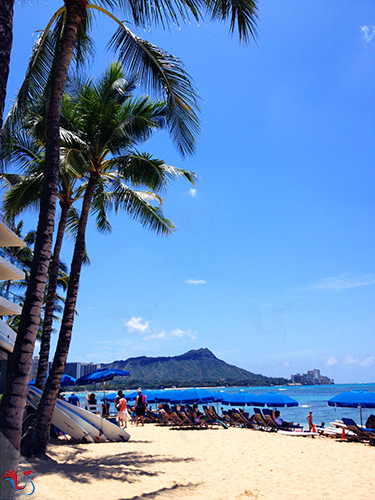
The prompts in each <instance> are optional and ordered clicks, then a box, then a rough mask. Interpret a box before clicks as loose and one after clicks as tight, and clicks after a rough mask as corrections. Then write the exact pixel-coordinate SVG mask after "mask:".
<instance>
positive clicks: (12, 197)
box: [0, 100, 88, 389]
mask: <svg viewBox="0 0 375 500" xmlns="http://www.w3.org/2000/svg"><path fill="white" fill-rule="evenodd" d="M38 104H39V105H38ZM44 107H45V103H44V102H43V100H41V101H40V103H36V104H34V105H33V107H32V108H31V110H27V112H26V113H25V114H24V116H23V117H22V123H21V124H20V130H16V131H11V130H9V129H5V135H4V145H3V148H2V150H1V151H0V162H1V163H2V169H3V170H6V169H7V166H8V165H11V166H12V169H19V170H21V171H23V174H22V175H19V174H14V173H11V174H10V173H1V174H0V179H2V180H3V181H4V183H6V185H7V187H8V190H7V191H6V193H5V195H4V202H3V210H4V213H5V216H6V218H7V219H8V220H13V219H14V218H15V216H17V215H18V214H19V213H21V212H22V211H25V210H27V209H30V208H33V209H35V210H37V209H38V208H39V198H40V193H41V190H42V182H43V172H44V146H45V135H46V130H45V125H46V122H45V120H44V114H43V109H44ZM80 177H81V175H80V173H79V172H77V171H76V170H75V169H73V168H72V167H71V166H70V165H68V164H67V163H66V159H65V160H64V159H62V161H61V162H60V172H59V184H58V188H57V189H58V190H57V198H58V200H59V205H60V217H59V223H58V229H57V234H56V240H55V245H54V251H53V255H52V257H51V262H50V266H49V274H48V291H47V293H46V294H45V305H44V308H43V309H44V314H43V321H42V322H41V327H40V328H41V335H40V340H41V346H40V352H39V363H38V373H37V377H36V385H37V386H38V387H39V388H40V389H44V386H45V381H46V377H47V373H48V366H49V351H50V340H51V333H52V331H53V322H54V320H55V319H56V317H55V309H56V290H57V286H58V285H59V273H60V272H61V263H60V252H61V247H62V241H63V237H64V233H65V229H66V225H67V221H68V218H69V217H70V218H72V217H73V218H74V217H75V215H76V214H75V211H74V210H73V208H72V206H73V204H74V203H75V202H76V201H78V200H80V199H81V197H82V196H83V195H82V189H81V187H80V184H79V179H80ZM86 262H88V259H86ZM60 281H61V277H60ZM60 285H61V283H60ZM15 321H16V322H17V329H18V325H19V317H17V319H16V320H15Z"/></svg>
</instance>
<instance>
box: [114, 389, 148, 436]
mask: <svg viewBox="0 0 375 500" xmlns="http://www.w3.org/2000/svg"><path fill="white" fill-rule="evenodd" d="M115 408H116V410H117V412H118V413H117V420H118V424H119V426H120V427H124V428H126V427H127V423H128V422H129V421H131V420H132V417H131V414H130V413H129V409H128V403H127V401H126V399H125V396H124V393H123V392H122V390H121V389H120V390H119V391H117V396H116V398H115ZM146 409H147V401H146V396H145V395H144V394H142V389H138V395H137V397H136V399H135V404H134V406H133V408H132V410H131V411H133V412H134V413H135V425H136V426H138V424H139V422H141V424H142V425H145V413H146Z"/></svg>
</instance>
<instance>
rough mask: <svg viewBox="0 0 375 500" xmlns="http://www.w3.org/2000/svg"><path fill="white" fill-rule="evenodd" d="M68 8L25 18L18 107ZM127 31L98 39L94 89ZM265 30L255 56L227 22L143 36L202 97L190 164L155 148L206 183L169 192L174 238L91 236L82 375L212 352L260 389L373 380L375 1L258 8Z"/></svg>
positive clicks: (77, 357) (84, 279)
mask: <svg viewBox="0 0 375 500" xmlns="http://www.w3.org/2000/svg"><path fill="white" fill-rule="evenodd" d="M61 3H62V2H59V1H55V0H51V1H50V2H48V3H46V2H44V1H43V0H40V1H39V3H36V2H32V3H30V4H23V5H22V4H17V5H16V9H15V29H14V36H15V38H14V47H13V52H12V61H11V75H10V80H9V85H8V98H10V97H11V96H12V95H14V93H15V90H16V88H17V87H18V86H19V85H20V84H21V81H22V78H23V75H24V71H25V68H26V64H27V60H28V57H29V55H30V52H31V47H32V43H33V40H35V32H36V31H37V30H39V29H42V28H44V27H45V25H46V24H47V21H48V19H49V17H51V15H52V13H53V12H54V11H55V10H57V8H58V7H59V6H60V5H61ZM113 29H114V27H113V25H112V23H110V22H108V21H106V22H104V23H102V24H101V26H100V30H98V29H97V30H96V31H95V35H94V36H95V40H96V42H97V57H96V60H95V64H94V65H93V66H92V68H91V73H92V74H93V75H100V73H101V72H102V71H103V70H104V69H105V68H106V66H107V65H108V63H109V62H110V61H111V55H109V54H106V53H105V52H104V48H105V45H106V42H107V40H108V37H109V34H110V33H111V32H112V31H113ZM258 32H259V36H258V39H257V44H255V43H252V44H251V46H250V47H246V46H240V45H239V43H238V40H237V38H236V37H231V36H229V35H228V27H227V26H225V25H223V24H220V23H209V22H207V23H206V24H202V25H201V26H196V24H194V23H192V24H190V25H183V26H182V27H181V29H178V28H176V27H171V30H170V32H164V31H163V30H162V29H157V30H152V31H150V32H141V33H139V35H140V36H142V37H143V38H146V39H148V40H149V41H151V42H152V43H154V44H156V45H159V46H160V47H162V48H164V49H165V50H167V51H169V52H170V53H172V54H174V55H176V56H178V57H179V58H181V59H182V60H183V61H184V63H185V65H186V68H187V71H188V72H189V74H190V75H191V76H192V78H193V79H194V82H195V85H196V87H197V88H198V90H199V93H200V97H201V99H202V101H201V109H202V116H201V119H202V133H201V135H200V137H199V140H198V146H197V152H196V154H195V155H194V156H193V157H192V158H190V159H188V160H185V161H184V160H182V159H181V157H180V156H179V155H178V153H177V152H176V150H175V149H174V147H173V145H172V144H171V142H170V140H169V138H168V137H167V136H166V135H162V134H160V135H158V136H156V137H155V138H154V139H152V140H151V141H150V142H149V143H148V144H146V145H144V147H143V148H142V150H144V151H151V152H152V153H153V154H154V155H155V156H157V157H159V158H163V159H164V160H165V161H166V162H167V163H170V164H172V165H176V166H181V167H184V168H188V169H190V170H193V171H194V172H196V173H197V174H198V175H199V177H200V181H199V182H198V183H197V185H196V186H195V188H194V189H192V186H190V185H188V184H187V183H186V182H184V181H182V180H179V181H177V182H175V183H174V184H173V185H171V187H170V188H169V190H168V192H167V193H165V194H164V198H165V203H164V211H165V214H166V215H167V216H168V217H169V218H170V219H172V220H173V221H174V222H175V224H176V226H177V231H176V233H175V234H174V235H173V236H172V237H169V238H162V237H158V236H156V235H154V234H152V233H149V232H147V231H146V230H145V229H144V228H142V227H141V226H140V225H139V224H137V223H136V222H134V221H132V220H131V219H130V218H129V217H128V216H127V215H126V214H119V215H117V216H115V215H113V216H112V219H111V222H112V225H113V233H112V234H111V235H107V236H103V235H101V234H99V233H97V232H96V231H95V228H94V225H93V221H91V224H90V227H89V230H88V237H87V247H88V252H89V255H90V258H91V262H92V264H91V266H90V267H86V268H84V270H83V272H82V276H81V285H80V292H79V300H78V304H77V309H78V312H79V315H78V316H77V318H76V320H75V325H74V331H73V340H72V344H71V350H70V354H69V360H70V361H85V362H89V361H92V362H110V361H113V360H115V359H126V358H128V357H132V356H141V355H146V356H161V355H162V356H174V355H178V354H182V353H183V352H186V351H187V350H189V349H197V348H200V347H207V348H209V349H210V350H211V351H213V353H214V354H215V355H216V356H217V357H218V358H220V359H223V360H225V361H226V362H228V363H231V364H234V365H237V366H240V367H242V368H245V369H247V370H250V371H252V372H255V373H262V374H264V375H269V376H285V377H290V374H291V373H297V372H305V371H307V370H309V369H313V368H320V370H321V372H322V373H323V374H325V375H327V376H329V377H331V378H334V379H335V381H336V382H338V383H339V382H341V383H345V382H374V380H375V340H374V339H375V336H374V333H375V332H374V330H375V308H374V305H375V304H374V302H375V300H374V299H375V293H374V291H375V259H374V248H375V231H374V220H375V212H374V208H375V198H374V187H375V175H374V156H375V155H374V153H375V127H374V123H375V93H374V88H375V11H374V9H373V1H372V0H361V1H360V2H358V1H357V2H353V1H349V0H334V1H331V2H326V1H323V0H304V1H303V2H301V1H300V0H260V1H259V23H258ZM9 102H10V101H9V100H8V105H9ZM26 220H27V224H29V227H27V229H31V228H33V227H35V226H36V222H34V220H35V219H33V218H32V217H28V218H27V219H26ZM71 249H72V246H71V244H70V243H67V244H66V246H65V250H64V253H63V259H64V260H65V261H66V262H67V263H69V262H70V253H71Z"/></svg>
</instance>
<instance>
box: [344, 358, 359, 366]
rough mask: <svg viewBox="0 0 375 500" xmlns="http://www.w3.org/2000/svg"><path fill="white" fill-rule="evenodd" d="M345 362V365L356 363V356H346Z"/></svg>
mask: <svg viewBox="0 0 375 500" xmlns="http://www.w3.org/2000/svg"><path fill="white" fill-rule="evenodd" d="M345 363H346V364H347V365H356V364H357V363H358V358H353V356H346V359H345Z"/></svg>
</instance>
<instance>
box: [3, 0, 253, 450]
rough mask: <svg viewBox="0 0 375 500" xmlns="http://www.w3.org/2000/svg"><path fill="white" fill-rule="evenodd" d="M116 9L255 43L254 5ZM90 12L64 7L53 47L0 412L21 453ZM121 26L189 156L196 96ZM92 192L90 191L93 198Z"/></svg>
mask: <svg viewBox="0 0 375 500" xmlns="http://www.w3.org/2000/svg"><path fill="white" fill-rule="evenodd" d="M101 3H103V4H107V5H109V6H113V5H114V2H113V1H111V0H103V1H102V2H101ZM117 4H118V5H119V7H120V8H121V10H122V12H123V13H125V17H127V18H129V19H131V20H132V21H133V23H134V24H135V25H136V26H140V27H147V26H150V25H153V24H162V25H167V24H169V23H170V22H175V23H176V22H177V23H178V20H179V19H187V18H188V17H189V16H188V15H189V14H191V15H192V16H193V17H194V18H195V19H199V18H201V17H203V16H202V15H201V12H204V13H205V14H206V13H207V15H208V16H210V17H211V19H213V20H227V19H229V20H230V31H231V32H233V31H234V30H235V28H236V25H237V27H238V32H239V38H240V40H243V41H244V42H247V41H248V40H249V38H250V37H251V36H254V35H255V21H256V17H257V7H256V0H231V1H226V0H195V1H191V0H177V1H176V2H171V1H170V0H161V1H159V2H156V3H155V2H148V1H147V0H146V1H142V2H137V1H135V0H118V1H117ZM88 6H89V4H88V2H87V0H65V5H64V7H63V8H62V9H60V11H59V13H58V16H60V17H59V19H60V26H61V30H60V32H59V33H60V36H59V37H58V43H56V45H55V47H58V49H57V50H56V51H55V52H54V54H56V57H54V58H53V72H52V79H51V87H50V88H51V91H50V100H49V107H48V118H47V137H46V163H45V174H44V178H43V189H42V195H41V200H40V215H39V222H38V228H37V239H36V244H35V250H34V255H35V257H34V261H33V266H32V270H31V275H30V282H29V286H28V290H27V294H26V299H25V305H24V307H23V311H22V315H21V319H20V327H19V332H18V336H17V340H16V344H15V349H14V354H13V358H12V363H11V366H10V369H9V372H8V377H7V384H6V388H5V393H4V397H3V399H2V402H1V407H0V410H1V423H0V430H1V431H2V432H3V434H4V435H5V436H6V437H7V439H8V440H9V441H10V443H11V444H12V445H13V447H14V448H15V449H16V450H19V446H20V437H21V415H22V408H23V405H24V400H25V394H26V386H27V380H28V376H29V372H30V368H31V360H32V354H33V349H34V344H35V338H36V333H37V329H38V317H39V315H40V311H41V304H42V301H43V295H44V288H45V284H46V276H47V271H48V264H49V257H50V253H51V248H52V237H53V230H54V217H55V201H56V186H57V182H58V171H59V118H60V106H61V101H62V97H63V92H64V86H65V81H66V77H67V74H68V69H69V65H70V62H71V60H72V57H73V53H74V48H75V46H76V41H77V37H78V36H79V33H80V28H81V27H82V26H83V25H84V24H85V23H86V20H87V17H88V16H87V9H88ZM90 7H92V8H93V9H96V10H100V11H102V12H104V9H102V8H101V7H99V6H98V5H93V4H90ZM106 12H107V11H106ZM107 14H108V15H110V16H111V17H112V18H113V19H114V16H113V15H112V14H111V13H109V12H107ZM58 16H56V18H57V17H58ZM116 22H118V20H116ZM118 24H119V29H118V32H117V33H116V37H115V39H114V42H113V46H114V47H117V48H118V49H119V54H120V57H121V60H122V61H123V62H124V63H126V65H127V66H128V67H130V68H131V69H134V70H136V69H137V70H138V71H139V73H140V74H141V75H142V80H143V81H144V82H146V83H148V85H149V87H150V88H153V89H157V90H158V91H159V92H160V93H161V94H162V95H163V96H166V97H167V103H168V111H169V114H168V117H167V118H168V121H169V128H170V131H171V134H172V138H173V139H174V140H175V142H176V143H177V144H178V146H179V149H180V151H181V152H182V153H186V154H190V153H192V151H193V144H194V136H195V134H196V132H197V126H198V121H197V117H196V114H195V111H194V108H195V107H196V99H195V94H194V92H192V87H191V85H190V82H189V79H188V77H187V75H186V73H185V72H184V71H182V70H181V65H180V64H179V61H178V60H177V59H176V58H171V57H168V54H165V53H164V52H163V51H160V50H159V49H157V48H155V47H154V46H152V45H151V44H149V43H147V42H145V41H143V40H141V39H140V38H138V37H136V36H135V35H134V34H133V33H132V32H131V31H130V30H129V29H128V28H127V27H126V26H125V25H124V24H123V23H120V22H118ZM48 29H49V27H48ZM39 55H40V52H39ZM34 62H35V63H36V66H38V64H37V63H38V62H39V63H41V59H40V58H38V56H36V58H35V59H34ZM33 66H34V67H35V65H33V64H32V65H31V67H33ZM39 69H40V67H39ZM89 184H90V182H89ZM91 187H92V186H91V185H89V186H88V190H89V188H91ZM82 223H83V222H82Z"/></svg>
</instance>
